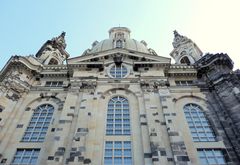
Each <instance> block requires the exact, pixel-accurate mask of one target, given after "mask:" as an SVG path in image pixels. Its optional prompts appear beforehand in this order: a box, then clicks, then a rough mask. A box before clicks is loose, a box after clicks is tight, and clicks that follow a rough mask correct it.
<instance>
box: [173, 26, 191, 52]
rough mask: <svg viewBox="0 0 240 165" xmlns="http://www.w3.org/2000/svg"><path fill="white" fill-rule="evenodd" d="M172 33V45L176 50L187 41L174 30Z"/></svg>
mask: <svg viewBox="0 0 240 165" xmlns="http://www.w3.org/2000/svg"><path fill="white" fill-rule="evenodd" d="M173 33H174V40H173V43H172V45H173V47H174V48H177V47H178V46H179V45H180V44H181V43H183V42H185V41H188V40H189V39H188V38H187V37H185V36H182V35H180V34H179V33H178V32H177V31H176V30H174V31H173Z"/></svg>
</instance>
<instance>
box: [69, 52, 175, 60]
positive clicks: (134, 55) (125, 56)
mask: <svg viewBox="0 0 240 165" xmlns="http://www.w3.org/2000/svg"><path fill="white" fill-rule="evenodd" d="M116 57H119V58H122V59H121V60H122V61H124V62H126V63H160V64H170V62H171V59H170V58H166V57H162V56H157V55H152V54H146V53H140V52H133V51H127V50H122V49H121V50H120V49H113V50H110V51H106V52H102V53H99V54H91V55H85V56H78V57H74V58H70V59H68V64H80V63H92V62H93V63H98V62H100V63H104V64H106V63H109V62H112V61H114V58H116Z"/></svg>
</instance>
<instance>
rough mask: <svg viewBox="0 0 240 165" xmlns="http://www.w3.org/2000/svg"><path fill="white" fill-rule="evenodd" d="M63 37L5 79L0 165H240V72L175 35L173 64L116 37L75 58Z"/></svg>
mask: <svg viewBox="0 0 240 165" xmlns="http://www.w3.org/2000/svg"><path fill="white" fill-rule="evenodd" d="M64 36H65V33H62V34H61V35H60V36H58V37H56V38H53V39H52V40H48V41H47V42H46V43H45V44H44V45H43V46H42V47H41V49H40V50H39V51H38V52H37V54H36V55H35V56H32V55H30V56H13V57H11V58H10V60H9V61H8V62H7V64H6V65H5V66H4V68H3V69H2V71H1V74H0V83H1V84H0V114H1V115H0V116H1V121H0V164H31V162H32V164H39V165H40V164H41V165H42V164H46V165H47V164H48V165H61V164H69V165H75V164H76V165H77V164H92V165H99V164H134V165H160V164H161V165H162V164H165V165H175V164H176V165H190V164H191V165H201V164H203V162H204V161H207V162H208V164H214V163H212V162H214V161H215V164H228V165H238V164H240V139H239V138H240V132H239V130H240V113H239V112H238V111H239V110H240V83H239V79H240V72H239V71H238V70H237V71H234V72H233V71H232V68H233V63H232V61H231V59H230V58H229V57H228V55H226V54H206V55H204V56H203V55H202V52H201V50H200V49H199V48H198V47H197V45H196V44H195V43H194V42H193V41H192V40H190V39H188V38H187V37H184V36H182V35H180V34H179V33H177V32H176V31H175V32H174V42H173V47H174V49H173V51H172V52H171V53H170V55H171V56H172V57H173V58H174V59H175V61H176V63H175V64H171V59H170V58H166V57H161V56H158V55H157V54H156V52H155V51H154V50H152V49H149V48H147V43H146V42H145V41H141V42H138V41H136V40H134V39H131V37H130V30H129V29H128V28H125V27H114V28H112V29H110V30H109V39H105V40H103V41H100V42H98V41H95V42H94V43H93V44H92V48H91V49H87V50H86V51H85V52H84V53H83V54H82V56H78V57H73V58H69V54H68V53H67V52H66V51H65V48H66V43H65V39H64ZM114 99H117V100H118V101H116V102H115V103H113V102H114ZM121 101H122V102H123V103H121ZM111 105H113V106H112V107H111ZM119 105H121V106H120V107H117V106H119ZM44 107H45V108H44ZM189 108H190V109H189ZM50 111H51V113H50ZM118 112H121V113H120V114H118ZM112 113H113V114H112ZM189 114H190V116H187V115H189ZM194 115H196V116H194ZM36 116H38V117H36ZM43 116H44V117H43ZM189 118H190V119H189ZM191 120H193V121H191ZM191 122H193V125H192V126H191ZM119 123H120V124H119ZM199 123H200V125H198V124H199ZM41 124H42V125H41ZM204 124H205V125H204ZM38 125H41V126H38ZM119 126H120V127H119ZM195 129H196V130H197V131H196V130H195ZM194 130H195V132H194ZM117 131H120V132H117ZM213 135H214V136H213ZM108 144H112V146H111V145H110V146H111V147H112V148H111V147H110V148H108V147H109V146H108ZM117 144H118V145H117ZM119 144H122V145H120V148H119ZM127 144H128V145H129V146H127ZM115 145H116V146H115ZM125 145H126V146H125ZM29 153H30V154H29ZM204 153H205V155H202V154H204ZM209 153H210V155H208V154H209ZM211 154H212V155H211ZM204 156H205V157H204ZM216 161H218V162H217V163H216ZM109 162H112V163H109ZM119 162H120V163H119Z"/></svg>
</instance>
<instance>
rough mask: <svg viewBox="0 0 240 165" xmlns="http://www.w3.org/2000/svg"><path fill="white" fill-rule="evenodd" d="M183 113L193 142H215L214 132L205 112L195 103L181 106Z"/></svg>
mask: <svg viewBox="0 0 240 165" xmlns="http://www.w3.org/2000/svg"><path fill="white" fill-rule="evenodd" d="M183 113H184V116H185V119H186V122H187V124H188V128H189V131H190V133H191V136H192V140H193V141H194V142H216V141H217V139H216V135H215V132H214V130H213V128H212V126H211V124H210V122H209V120H208V118H207V116H206V115H205V112H204V111H203V109H202V108H201V106H199V105H198V104H195V103H188V104H186V105H184V106H183Z"/></svg>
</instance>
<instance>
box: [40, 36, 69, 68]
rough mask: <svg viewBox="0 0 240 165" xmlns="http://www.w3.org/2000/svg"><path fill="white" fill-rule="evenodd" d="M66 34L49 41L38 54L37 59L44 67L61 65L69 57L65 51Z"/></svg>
mask: <svg viewBox="0 0 240 165" xmlns="http://www.w3.org/2000/svg"><path fill="white" fill-rule="evenodd" d="M64 37H65V32H63V33H62V34H61V35H59V36H58V37H54V38H53V39H51V40H48V41H47V42H46V43H45V44H44V45H43V46H42V47H41V49H40V50H39V51H38V52H37V54H36V57H37V59H38V60H39V61H40V62H41V63H42V64H44V65H60V64H63V62H64V61H65V60H66V59H67V58H68V57H69V54H68V53H67V52H66V51H65V48H66V46H67V45H66V43H65V38H64Z"/></svg>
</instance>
